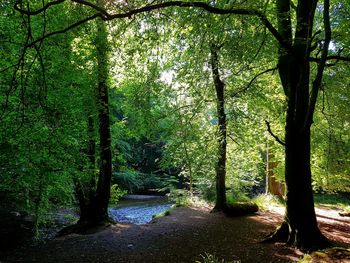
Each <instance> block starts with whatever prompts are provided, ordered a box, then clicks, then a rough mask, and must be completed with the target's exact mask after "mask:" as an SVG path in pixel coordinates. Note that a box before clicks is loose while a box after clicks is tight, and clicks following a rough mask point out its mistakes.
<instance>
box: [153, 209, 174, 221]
mask: <svg viewBox="0 0 350 263" xmlns="http://www.w3.org/2000/svg"><path fill="white" fill-rule="evenodd" d="M173 209H174V208H173V207H171V208H169V209H167V210H165V211H163V212H161V213H158V214H156V215H154V216H152V219H156V218H160V217H163V216H168V215H170V212H171V211H172V210H173Z"/></svg>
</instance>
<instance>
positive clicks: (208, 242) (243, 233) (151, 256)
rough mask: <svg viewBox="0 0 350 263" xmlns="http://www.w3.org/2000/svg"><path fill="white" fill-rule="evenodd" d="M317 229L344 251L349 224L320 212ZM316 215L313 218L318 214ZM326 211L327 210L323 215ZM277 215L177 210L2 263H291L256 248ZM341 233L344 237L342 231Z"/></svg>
mask: <svg viewBox="0 0 350 263" xmlns="http://www.w3.org/2000/svg"><path fill="white" fill-rule="evenodd" d="M320 211H321V212H322V213H321V214H320V215H321V217H320V219H321V223H320V225H321V229H322V230H323V231H324V233H325V234H326V235H327V236H328V237H329V238H331V239H332V240H334V241H337V242H339V243H342V244H343V245H347V246H350V231H348V230H349V226H350V220H349V218H343V217H339V216H337V214H336V213H333V212H332V213H333V214H332V213H330V212H329V213H327V210H320ZM320 211H318V213H320ZM329 211H332V210H329ZM280 212H281V211H274V212H261V213H259V214H257V215H254V216H247V217H236V218H227V217H225V216H223V215H222V214H219V213H214V214H211V213H209V211H208V209H203V208H202V209H199V208H177V209H175V210H174V211H172V212H171V214H170V215H169V216H165V217H162V218H158V219H156V220H155V221H154V222H152V223H150V224H147V225H127V224H117V225H115V226H112V227H110V228H107V229H104V230H102V231H99V232H97V233H91V234H86V235H70V236H66V237H62V238H57V239H55V240H52V241H50V242H48V243H46V244H44V245H41V246H38V247H34V248H31V249H25V250H18V251H16V253H15V254H14V253H11V257H7V258H5V259H3V260H0V262H1V263H5V262H77V263H79V262H128V263H129V262H152V263H153V262H155V263H156V262H167V263H173V262H195V261H196V260H201V255H204V254H205V253H210V254H213V255H216V256H217V257H219V258H220V259H225V260H230V261H233V260H240V261H237V262H259V263H263V262H292V261H296V260H297V259H298V258H300V257H301V255H302V254H301V253H300V252H299V251H298V250H295V249H293V248H290V247H286V246H285V245H283V244H260V243H259V240H261V239H262V238H263V237H264V236H265V235H267V234H268V233H269V232H270V231H272V230H273V229H274V228H275V226H276V225H277V224H278V223H279V222H280V220H281V218H282V216H281V214H280ZM344 231H347V232H344Z"/></svg>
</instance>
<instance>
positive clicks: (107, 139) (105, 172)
mask: <svg viewBox="0 0 350 263" xmlns="http://www.w3.org/2000/svg"><path fill="white" fill-rule="evenodd" d="M97 4H98V6H101V7H103V6H104V0H97ZM107 37H108V33H107V29H106V25H105V23H104V22H103V21H102V20H99V21H97V34H96V41H95V47H96V57H97V70H98V85H97V90H96V93H95V94H96V105H97V110H98V123H99V127H98V134H99V146H100V147H99V151H100V152H99V155H100V160H99V175H98V180H97V186H96V189H95V185H94V183H95V181H91V185H90V186H91V188H90V191H91V190H92V191H91V192H90V194H89V195H88V196H87V195H85V199H86V204H87V205H86V206H85V207H84V211H81V216H80V220H79V223H81V224H87V225H91V224H92V225H93V224H97V223H100V222H104V221H110V219H109V217H108V204H109V198H110V187H111V176H112V154H111V132H110V121H109V99H108V85H107V78H108V53H107V52H108V40H107ZM91 121H93V120H92V119H91V120H90V119H89V124H88V125H89V129H91V128H92V129H93V127H90V125H91V124H92V125H93V123H90V122H91ZM90 132H92V131H90ZM90 140H91V138H90ZM90 151H91V152H90ZM92 151H94V146H93V145H92V142H91V141H90V145H89V152H88V158H89V159H90V162H95V153H93V152H92Z"/></svg>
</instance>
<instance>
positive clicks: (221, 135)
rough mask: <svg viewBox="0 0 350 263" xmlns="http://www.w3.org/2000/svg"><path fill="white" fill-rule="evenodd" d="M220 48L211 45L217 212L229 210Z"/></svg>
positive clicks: (223, 89)
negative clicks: (216, 139)
mask: <svg viewBox="0 0 350 263" xmlns="http://www.w3.org/2000/svg"><path fill="white" fill-rule="evenodd" d="M218 50H219V47H217V46H215V45H214V44H212V45H211V48H210V52H211V60H210V62H211V68H212V75H213V80H214V86H215V90H216V105H217V106H216V107H217V116H218V160H217V164H216V201H215V207H214V210H215V211H223V210H225V209H226V208H227V203H226V186H225V177H226V146H227V141H226V114H225V83H224V82H223V81H222V80H221V79H220V73H219V61H218Z"/></svg>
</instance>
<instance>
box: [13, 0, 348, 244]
mask: <svg viewBox="0 0 350 263" xmlns="http://www.w3.org/2000/svg"><path fill="white" fill-rule="evenodd" d="M60 2H61V1H56V2H51V3H50V4H47V5H46V6H44V7H43V8H42V9H39V10H38V11H35V12H29V11H25V10H22V9H20V8H19V7H18V6H16V7H17V10H20V11H21V12H22V13H24V14H28V15H31V14H33V15H35V14H36V13H40V12H42V11H45V10H46V9H47V8H49V7H50V6H51V5H56V4H59V3H60ZM74 2H77V3H80V4H81V5H84V6H87V7H89V8H91V9H92V10H93V11H94V14H93V15H91V16H89V17H87V18H85V19H83V20H81V21H78V22H76V23H75V24H72V25H71V26H70V27H68V28H66V29H64V30H59V31H55V32H51V33H50V34H47V35H44V36H43V37H39V38H38V39H37V40H34V41H33V42H32V43H31V44H32V45H33V44H35V43H38V42H40V41H42V40H43V39H45V38H47V37H50V36H52V35H56V34H60V33H64V32H66V31H68V30H70V29H72V28H74V27H77V26H79V25H81V24H83V23H85V22H88V21H91V20H93V19H96V18H98V17H100V18H102V19H103V20H106V21H108V20H113V19H118V18H126V17H131V16H133V15H136V14H139V13H143V12H150V11H152V10H156V9H160V8H166V7H174V6H178V7H182V8H193V7H197V8H202V9H205V10H207V11H208V12H211V13H214V14H220V15H225V14H233V15H245V16H251V17H256V18H258V19H259V21H260V22H261V23H262V24H263V25H264V26H265V27H266V28H267V29H268V30H269V32H270V33H271V34H272V35H273V36H274V38H275V39H276V40H277V41H278V45H279V48H278V51H277V52H276V54H277V55H278V69H279V75H280V80H281V84H282V86H283V90H284V92H285V95H286V98H287V113H286V127H285V142H282V140H280V139H278V140H279V142H281V143H282V144H283V145H285V179H286V184H287V208H286V215H285V221H284V223H283V224H282V225H281V227H280V228H279V229H278V230H277V231H276V233H274V234H273V235H272V236H271V239H270V240H285V241H287V242H288V243H290V244H295V245H296V246H298V247H300V248H303V249H306V250H309V249H314V248H316V247H322V246H324V245H327V243H328V242H327V240H326V239H325V238H324V236H323V235H322V234H321V233H320V231H319V229H318V227H317V221H316V215H315V210H314V204H313V192H312V184H311V180H312V179H311V167H310V151H311V149H310V129H311V125H312V122H313V115H314V111H315V107H316V101H317V98H318V93H319V90H320V87H321V84H322V79H323V74H324V71H325V66H326V63H327V61H328V60H331V59H337V60H345V61H350V59H349V58H344V57H341V56H339V55H330V56H329V55H328V53H329V44H330V42H331V23H330V18H329V13H330V10H329V6H330V5H329V0H325V1H324V3H323V6H321V5H318V1H314V2H310V1H302V0H299V1H298V2H297V6H296V7H295V14H293V13H292V12H293V8H294V4H293V3H294V2H292V1H290V0H278V1H277V2H276V11H277V14H276V18H277V22H278V28H277V29H276V28H275V27H274V26H273V24H272V23H271V22H270V21H269V19H268V16H267V15H266V14H265V13H264V12H262V11H259V10H257V9H255V8H252V7H247V8H244V7H242V8H231V7H230V6H228V7H227V6H224V7H223V8H221V7H220V6H219V5H217V6H213V5H211V4H207V3H205V2H183V1H169V2H160V3H155V4H153V5H146V6H143V7H139V8H138V7H132V8H131V9H128V11H126V12H122V13H115V14H111V13H108V12H107V11H106V10H105V9H101V8H100V7H99V6H95V5H93V4H91V3H86V2H85V1H79V0H75V1H74ZM318 6H319V8H318V9H317V7H318ZM316 12H318V13H319V12H323V23H322V24H323V25H321V24H317V26H318V28H320V29H321V33H322V32H324V39H322V41H315V34H313V32H314V24H316V22H317V19H316V18H317V16H316V15H315V14H316ZM268 15H269V14H268ZM292 18H293V19H292ZM293 21H294V23H293ZM293 31H294V35H293ZM316 33H317V32H316ZM316 35H318V33H317V34H316ZM315 44H316V45H315ZM315 49H317V50H318V51H320V54H321V56H320V57H312V55H314V54H315V55H317V53H316V52H314V53H313V50H315ZM311 62H316V63H317V69H316V70H315V71H312V69H311V65H310V63H311ZM313 75H315V76H314V79H313V80H311V79H312V76H313ZM275 138H277V137H276V136H275Z"/></svg>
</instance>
